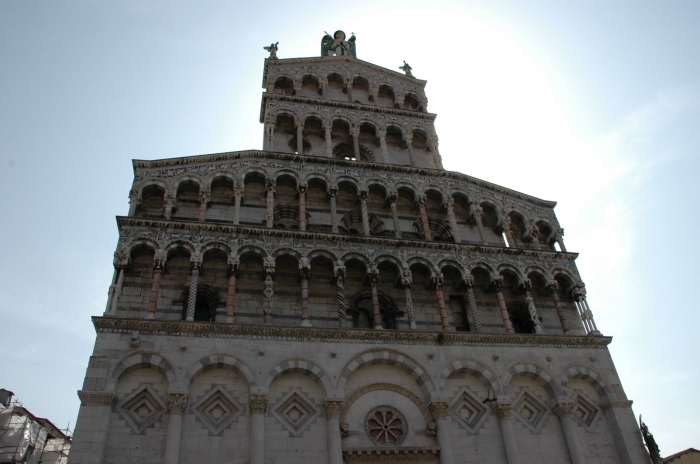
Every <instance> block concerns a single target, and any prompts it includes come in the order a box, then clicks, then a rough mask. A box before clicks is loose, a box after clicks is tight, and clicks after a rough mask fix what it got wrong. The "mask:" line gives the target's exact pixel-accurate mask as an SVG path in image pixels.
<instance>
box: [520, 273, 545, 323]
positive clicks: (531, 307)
mask: <svg viewBox="0 0 700 464" xmlns="http://www.w3.org/2000/svg"><path fill="white" fill-rule="evenodd" d="M530 290H532V281H531V280H530V279H523V291H524V292H525V302H526V303H527V311H528V313H530V319H532V324H533V325H534V328H535V333H536V334H541V333H544V330H542V323H541V322H540V317H539V315H538V314H537V308H536V307H535V300H534V299H533V298H532V294H531V293H530Z"/></svg>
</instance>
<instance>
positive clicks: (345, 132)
mask: <svg viewBox="0 0 700 464" xmlns="http://www.w3.org/2000/svg"><path fill="white" fill-rule="evenodd" d="M331 146H332V147H333V157H334V158H339V159H345V160H350V161H357V157H356V156H355V145H354V141H353V139H352V136H351V135H350V124H348V123H347V122H345V121H343V120H341V119H336V120H335V121H333V126H332V128H331Z"/></svg>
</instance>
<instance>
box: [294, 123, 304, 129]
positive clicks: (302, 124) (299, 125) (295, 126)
mask: <svg viewBox="0 0 700 464" xmlns="http://www.w3.org/2000/svg"><path fill="white" fill-rule="evenodd" d="M294 128H295V129H302V130H303V129H304V121H294Z"/></svg>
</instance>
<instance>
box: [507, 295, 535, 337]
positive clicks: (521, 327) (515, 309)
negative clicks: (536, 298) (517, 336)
mask: <svg viewBox="0 0 700 464" xmlns="http://www.w3.org/2000/svg"><path fill="white" fill-rule="evenodd" d="M508 314H509V316H510V322H511V324H513V331H515V333H522V334H534V333H535V325H534V324H533V322H532V318H531V317H530V312H529V311H528V309H527V305H526V304H525V303H522V302H515V303H511V304H509V305H508Z"/></svg>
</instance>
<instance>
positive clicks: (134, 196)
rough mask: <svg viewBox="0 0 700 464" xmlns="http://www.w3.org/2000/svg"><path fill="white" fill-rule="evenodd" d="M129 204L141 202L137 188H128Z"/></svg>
mask: <svg viewBox="0 0 700 464" xmlns="http://www.w3.org/2000/svg"><path fill="white" fill-rule="evenodd" d="M129 204H130V205H131V204H134V205H140V204H141V192H139V191H138V190H134V189H131V190H129Z"/></svg>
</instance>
